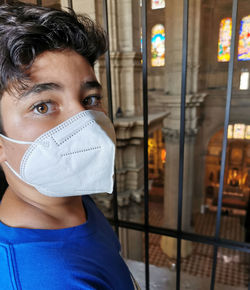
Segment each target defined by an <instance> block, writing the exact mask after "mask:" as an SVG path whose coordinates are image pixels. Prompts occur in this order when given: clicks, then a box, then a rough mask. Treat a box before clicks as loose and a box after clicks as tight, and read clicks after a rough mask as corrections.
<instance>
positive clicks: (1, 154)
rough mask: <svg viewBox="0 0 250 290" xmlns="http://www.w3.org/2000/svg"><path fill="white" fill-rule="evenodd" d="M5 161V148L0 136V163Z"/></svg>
mask: <svg viewBox="0 0 250 290" xmlns="http://www.w3.org/2000/svg"><path fill="white" fill-rule="evenodd" d="M5 160H6V154H5V148H4V141H3V139H2V138H1V136H0V163H2V162H4V161H5Z"/></svg>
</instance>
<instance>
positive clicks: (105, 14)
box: [103, 0, 119, 237]
mask: <svg viewBox="0 0 250 290" xmlns="http://www.w3.org/2000/svg"><path fill="white" fill-rule="evenodd" d="M103 24H104V29H105V30H106V32H107V35H109V26H108V5H107V0H103ZM105 62H106V78H107V92H108V111H109V117H110V119H111V121H112V122H113V105H112V87H111V67H110V51H109V49H108V51H107V52H106V54H105ZM113 210H114V225H115V232H116V234H117V236H118V237H119V227H118V202H117V186H116V178H115V182H114V191H113Z"/></svg>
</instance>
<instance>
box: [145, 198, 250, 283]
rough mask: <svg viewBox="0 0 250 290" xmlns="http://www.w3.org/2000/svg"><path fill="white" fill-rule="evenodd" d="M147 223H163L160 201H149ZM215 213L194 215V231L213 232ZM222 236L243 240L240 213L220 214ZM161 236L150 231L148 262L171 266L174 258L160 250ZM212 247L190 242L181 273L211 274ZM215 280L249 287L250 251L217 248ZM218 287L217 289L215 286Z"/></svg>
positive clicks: (202, 276)
mask: <svg viewBox="0 0 250 290" xmlns="http://www.w3.org/2000/svg"><path fill="white" fill-rule="evenodd" d="M149 209H150V214H149V219H150V223H151V224H153V225H156V224H157V225H158V226H160V225H161V224H162V222H163V204H162V203H161V202H150V204H149ZM215 222H216V213H215V212H211V211H206V212H205V213H204V214H197V215H196V216H195V217H194V231H195V232H196V233H199V234H202V235H206V236H211V235H213V234H214V230H215ZM221 237H223V238H227V239H230V240H235V241H244V226H243V222H242V217H241V216H222V219H221ZM160 239H161V236H159V235H155V234H150V237H149V243H150V246H149V261H150V264H152V265H155V266H158V267H166V268H168V269H169V268H171V265H174V264H175V260H173V259H169V258H168V257H167V256H166V255H165V254H164V253H163V252H162V250H161V247H160ZM212 257H213V247H212V246H210V245H206V244H201V243H193V251H192V254H191V255H190V256H189V257H188V258H186V259H183V260H182V264H181V270H182V272H183V273H186V274H188V275H191V276H193V277H199V278H209V277H211V271H212ZM217 258H218V259H217V271H216V283H218V284H221V285H227V286H232V287H235V288H233V289H239V287H241V288H242V289H248V288H247V287H248V285H249V283H250V254H247V253H243V252H239V251H235V250H231V249H225V248H223V249H219V251H218V256H217ZM217 289H219V288H217Z"/></svg>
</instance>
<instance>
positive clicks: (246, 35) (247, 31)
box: [238, 15, 250, 60]
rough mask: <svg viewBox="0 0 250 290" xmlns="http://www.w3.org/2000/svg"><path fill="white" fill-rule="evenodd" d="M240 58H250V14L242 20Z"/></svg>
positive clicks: (239, 46)
mask: <svg viewBox="0 0 250 290" xmlns="http://www.w3.org/2000/svg"><path fill="white" fill-rule="evenodd" d="M238 60H250V15H248V16H246V17H244V18H242V20H241V24H240V35H239V45H238Z"/></svg>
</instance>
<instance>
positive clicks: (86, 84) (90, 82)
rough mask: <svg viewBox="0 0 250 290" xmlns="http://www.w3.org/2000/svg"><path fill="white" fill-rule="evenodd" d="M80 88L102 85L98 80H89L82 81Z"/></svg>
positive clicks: (88, 88)
mask: <svg viewBox="0 0 250 290" xmlns="http://www.w3.org/2000/svg"><path fill="white" fill-rule="evenodd" d="M81 89H82V90H91V89H102V86H101V84H100V83H99V82H98V81H89V82H83V83H82V84H81Z"/></svg>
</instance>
